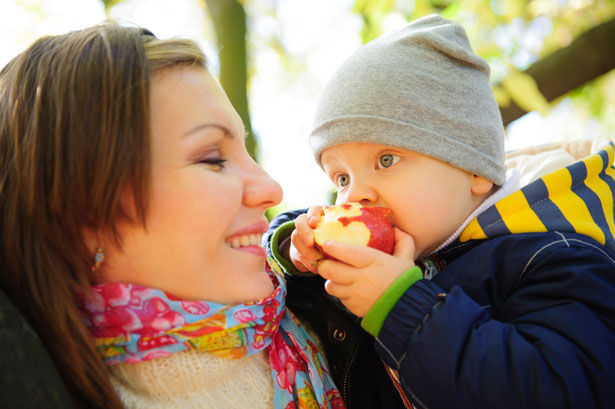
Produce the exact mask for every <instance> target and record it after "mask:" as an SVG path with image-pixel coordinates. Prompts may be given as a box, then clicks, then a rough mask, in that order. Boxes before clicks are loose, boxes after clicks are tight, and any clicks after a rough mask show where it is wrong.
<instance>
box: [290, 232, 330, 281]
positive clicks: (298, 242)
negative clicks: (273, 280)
mask: <svg viewBox="0 0 615 409" xmlns="http://www.w3.org/2000/svg"><path fill="white" fill-rule="evenodd" d="M290 242H291V245H290V249H289V255H290V260H291V261H292V263H293V264H294V265H295V267H297V269H298V270H299V271H302V272H305V271H311V272H312V273H316V269H317V266H316V264H315V263H313V262H314V261H315V260H320V259H321V258H322V254H321V253H320V252H319V251H318V250H316V249H315V248H314V247H308V246H306V245H305V243H304V242H303V240H302V239H301V237H300V236H299V234H298V233H297V231H296V230H295V231H294V232H293V233H292V234H291V236H290ZM297 263H300V264H301V265H302V266H303V268H300V266H298V265H297Z"/></svg>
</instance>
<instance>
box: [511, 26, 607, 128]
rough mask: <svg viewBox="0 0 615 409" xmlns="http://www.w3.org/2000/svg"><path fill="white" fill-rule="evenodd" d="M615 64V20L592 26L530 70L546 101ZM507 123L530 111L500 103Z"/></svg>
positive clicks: (574, 87) (576, 86) (529, 72)
mask: <svg viewBox="0 0 615 409" xmlns="http://www.w3.org/2000/svg"><path fill="white" fill-rule="evenodd" d="M613 68H615V20H610V21H607V22H605V23H602V24H600V25H599V26H596V27H593V28H591V29H590V30H588V31H586V32H585V33H583V34H581V35H580V36H579V37H578V38H576V39H575V40H574V41H573V42H572V43H570V45H568V46H567V47H564V48H561V49H559V50H557V51H556V52H554V53H553V54H551V55H549V56H547V57H545V58H543V59H541V60H539V61H537V62H535V63H534V64H532V65H531V66H530V67H529V68H528V69H527V70H525V73H526V74H529V75H530V76H531V77H532V78H534V80H535V81H536V84H537V85H538V89H539V90H540V92H541V93H542V94H543V95H544V96H545V98H546V99H547V101H552V100H554V99H556V98H557V97H560V96H562V95H564V94H566V93H567V92H569V91H572V90H574V89H576V88H578V87H579V86H581V85H583V84H585V83H586V82H588V81H590V80H592V79H594V78H596V77H599V76H600V75H602V74H604V73H606V72H608V71H610V70H612V69H613ZM500 112H501V113H502V120H503V122H504V125H508V124H509V123H510V122H512V121H514V120H515V119H518V118H520V117H521V116H523V115H525V114H526V113H527V112H526V111H525V110H523V109H522V108H520V107H519V106H517V105H516V104H515V103H514V102H513V101H511V103H510V105H509V106H507V107H505V108H503V107H500Z"/></svg>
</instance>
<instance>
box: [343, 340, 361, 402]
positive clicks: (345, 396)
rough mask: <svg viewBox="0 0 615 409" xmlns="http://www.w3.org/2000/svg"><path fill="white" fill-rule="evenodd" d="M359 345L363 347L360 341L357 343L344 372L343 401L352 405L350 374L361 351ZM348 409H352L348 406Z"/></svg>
mask: <svg viewBox="0 0 615 409" xmlns="http://www.w3.org/2000/svg"><path fill="white" fill-rule="evenodd" d="M359 345H361V341H360V340H359V342H357V345H356V346H355V347H354V349H353V350H352V354H351V355H350V360H349V361H348V365H346V369H345V370H344V378H343V381H342V399H343V400H344V402H348V404H350V401H349V400H348V397H349V396H348V395H349V391H348V382H349V380H350V372H351V370H352V367H353V365H354V361H355V359H356V357H357V352H358V351H359ZM346 409H350V407H349V406H347V407H346Z"/></svg>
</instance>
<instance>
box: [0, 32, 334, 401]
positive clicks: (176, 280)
mask: <svg viewBox="0 0 615 409" xmlns="http://www.w3.org/2000/svg"><path fill="white" fill-rule="evenodd" d="M0 90H1V91H0V214H2V221H1V223H2V235H1V239H0V240H1V242H0V271H1V274H0V280H1V282H0V284H1V285H2V288H3V289H4V291H5V292H6V293H7V294H8V295H9V296H10V297H11V299H12V301H13V302H14V303H15V304H16V305H17V306H18V307H19V308H20V310H21V311H22V312H23V313H24V314H25V315H26V317H27V318H28V320H29V321H30V322H31V323H32V325H33V326H34V328H35V329H36V331H37V333H38V334H39V336H40V337H41V338H42V340H43V342H44V344H45V345H46V347H47V349H48V351H49V353H50V354H51V356H52V359H53V360H54V362H55V364H56V366H57V367H58V368H59V370H60V373H61V374H62V376H63V380H64V383H65V384H66V386H67V387H68V390H69V392H70V394H71V396H72V399H73V401H74V404H75V406H78V407H88V408H90V407H110V408H119V407H123V406H124V405H125V406H126V407H130V408H140V407H148V408H151V407H161V408H162V407H165V408H171V407H182V408H189V407H214V408H215V407H243V406H247V405H248V404H249V405H250V406H251V407H254V408H257V407H263V408H265V407H276V408H277V407H280V408H286V407H294V405H295V403H297V404H316V405H318V406H319V407H323V408H327V407H340V406H341V405H342V404H341V399H340V398H339V393H338V392H337V390H336V389H335V387H334V386H333V383H332V382H331V380H330V377H329V375H328V372H327V370H326V368H324V365H323V360H322V358H321V356H320V354H319V353H318V352H317V350H316V348H315V347H314V344H313V343H312V341H311V340H310V338H309V336H307V335H306V334H305V331H303V329H302V328H301V327H300V326H299V324H298V322H296V320H295V319H294V318H293V317H292V316H291V315H290V314H289V313H288V312H287V311H286V309H285V307H284V296H285V285H284V283H283V282H282V280H280V279H279V278H278V277H279V276H278V275H277V274H275V273H273V272H271V270H268V269H267V270H266V266H265V251H264V249H263V248H262V247H261V246H260V244H259V243H260V238H261V235H262V233H264V232H265V231H266V229H267V222H266V219H265V218H264V212H265V210H266V209H267V208H269V207H271V206H274V205H276V204H277V203H279V202H280V200H281V197H282V192H281V189H280V187H279V185H278V184H277V183H276V182H275V181H273V180H272V179H271V178H270V177H269V176H268V175H267V174H265V172H264V171H263V170H262V169H261V168H260V167H259V166H258V165H257V164H256V163H255V162H254V161H253V160H252V159H251V158H250V157H249V155H248V154H247V152H246V150H245V147H244V129H243V124H242V122H241V120H240V118H239V116H238V115H237V113H236V112H235V110H234V109H233V108H232V106H231V104H230V102H229V101H228V99H227V97H226V95H225V94H224V92H223V91H222V90H221V88H220V87H219V85H218V84H217V83H216V81H215V80H214V79H213V77H212V76H211V75H210V74H209V73H208V71H207V69H206V61H205V57H204V56H203V54H202V52H201V51H200V49H199V47H198V46H197V45H195V43H193V42H190V41H183V40H166V41H164V40H159V39H156V38H155V37H154V36H153V35H152V34H151V33H150V32H148V31H146V30H142V29H136V28H128V27H121V26H118V25H115V24H105V25H100V26H95V27H92V28H89V29H85V30H82V31H77V32H72V33H68V34H66V35H62V36H56V37H46V38H42V39H40V40H38V41H37V42H35V43H34V44H33V45H32V46H31V47H30V48H29V49H27V50H26V51H24V52H23V53H22V54H20V55H18V56H17V57H16V58H15V59H13V60H12V61H11V62H10V63H9V64H8V65H7V66H6V67H5V68H4V69H3V70H2V72H1V73H0ZM203 300H205V301H203ZM101 357H102V358H103V359H101ZM103 360H104V362H105V363H106V364H107V366H105V365H104V364H103Z"/></svg>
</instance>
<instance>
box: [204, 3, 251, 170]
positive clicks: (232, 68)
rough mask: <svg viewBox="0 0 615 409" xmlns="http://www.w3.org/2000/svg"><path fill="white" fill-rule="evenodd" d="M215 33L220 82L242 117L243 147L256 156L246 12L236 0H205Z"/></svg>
mask: <svg viewBox="0 0 615 409" xmlns="http://www.w3.org/2000/svg"><path fill="white" fill-rule="evenodd" d="M205 3H206V4H207V8H208V9H209V13H210V14H211V17H212V20H213V24H214V30H215V32H216V37H217V45H218V50H219V51H218V58H219V59H220V85H222V88H224V91H225V92H226V94H227V95H228V97H229V99H230V101H231V103H232V104H233V107H234V108H235V110H236V111H237V113H238V114H239V116H240V117H241V119H242V120H243V124H244V127H245V130H246V133H247V138H246V148H247V150H248V153H249V154H250V156H252V157H253V158H254V159H255V160H256V159H257V156H258V155H257V153H258V152H257V143H256V138H255V136H254V132H253V131H252V123H251V121H250V111H249V109H248V94H247V89H248V88H247V84H248V82H247V77H248V74H247V73H248V69H247V58H246V13H245V10H244V8H243V5H242V4H241V3H239V2H238V1H237V0H206V1H205Z"/></svg>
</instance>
